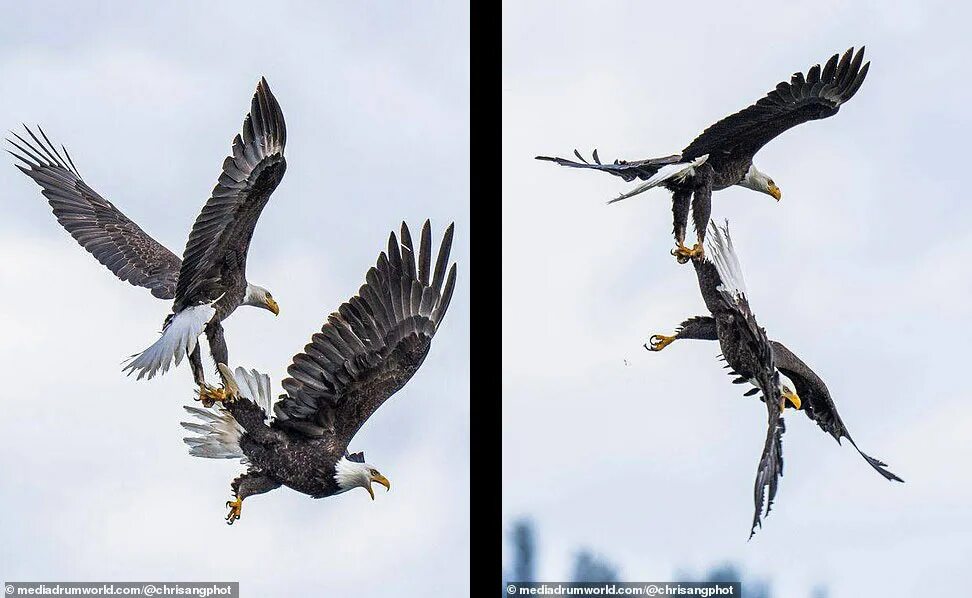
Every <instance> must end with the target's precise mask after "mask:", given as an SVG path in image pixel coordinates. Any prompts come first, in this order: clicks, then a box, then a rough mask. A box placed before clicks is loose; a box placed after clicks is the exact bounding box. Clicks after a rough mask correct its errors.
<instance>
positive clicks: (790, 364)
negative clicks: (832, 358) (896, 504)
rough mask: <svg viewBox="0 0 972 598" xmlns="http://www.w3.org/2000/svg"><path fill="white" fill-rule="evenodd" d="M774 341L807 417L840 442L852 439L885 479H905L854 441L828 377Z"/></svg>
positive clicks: (778, 359)
mask: <svg viewBox="0 0 972 598" xmlns="http://www.w3.org/2000/svg"><path fill="white" fill-rule="evenodd" d="M771 343H772V345H773V355H774V358H775V361H776V367H777V369H779V370H780V372H782V373H783V375H785V376H786V377H787V378H789V379H790V380H792V381H793V385H794V386H795V387H796V388H795V389H794V390H796V393H797V395H798V396H799V397H800V402H801V403H802V409H803V410H804V411H805V412H806V414H807V417H809V418H810V419H812V420H813V421H815V422H817V425H818V426H820V429H821V430H823V431H824V432H827V433H828V434H830V435H831V436H833V437H834V439H835V440H836V441H837V442H838V443H839V442H840V439H841V438H846V439H847V440H849V441H850V443H851V444H852V445H853V446H854V448H855V449H857V452H858V453H860V454H861V456H862V457H864V460H865V461H867V462H868V464H869V465H870V466H871V467H873V468H874V469H875V470H876V471H877V472H878V473H879V474H881V475H882V476H883V477H884V478H885V479H887V480H894V481H896V482H903V481H904V480H902V479H901V478H899V477H898V476H896V475H895V474H893V473H891V472H890V471H888V469H887V467H888V466H887V464H886V463H883V462H881V461H879V460H878V459H875V458H874V457H870V456H868V455H866V454H864V452H863V451H861V449H860V448H858V446H857V443H856V442H854V439H853V438H851V435H850V433H849V432H848V431H847V426H845V425H844V422H843V421H842V420H841V419H840V415H839V414H838V413H837V406H836V405H834V401H833V399H832V398H831V397H830V391H829V390H828V389H827V385H826V384H824V381H823V380H821V379H820V376H818V375H817V373H816V372H814V371H813V370H812V369H810V366H808V365H807V364H806V363H804V362H803V360H802V359H800V358H799V357H797V356H796V355H795V354H794V353H793V352H792V351H790V350H789V349H788V348H786V346H784V345H783V344H782V343H778V342H776V341H771Z"/></svg>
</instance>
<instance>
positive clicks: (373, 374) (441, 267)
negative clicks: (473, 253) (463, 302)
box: [275, 222, 456, 444]
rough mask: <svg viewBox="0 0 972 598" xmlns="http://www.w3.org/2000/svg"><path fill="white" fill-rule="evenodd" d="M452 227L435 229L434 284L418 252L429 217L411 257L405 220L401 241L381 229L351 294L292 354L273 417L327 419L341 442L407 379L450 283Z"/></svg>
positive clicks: (291, 421)
mask: <svg viewBox="0 0 972 598" xmlns="http://www.w3.org/2000/svg"><path fill="white" fill-rule="evenodd" d="M453 230H454V226H453V225H450V226H449V228H448V229H447V230H446V233H445V234H444V235H443V238H442V241H441V243H440V248H439V252H438V258H437V261H436V264H435V271H436V273H437V276H438V278H439V279H443V278H445V286H444V288H442V290H441V292H440V291H439V290H438V289H437V288H436V287H435V286H434V285H430V284H429V283H428V272H429V267H430V264H428V263H427V262H423V258H422V257H421V256H423V255H425V256H431V244H432V237H431V232H427V231H430V224H429V222H426V223H425V226H424V227H423V232H422V236H421V243H422V245H421V246H420V247H419V251H418V253H417V255H418V260H419V263H418V265H416V261H415V260H416V253H415V252H414V251H413V249H412V247H411V241H412V237H411V234H410V233H409V231H408V228H407V227H406V226H405V224H404V223H403V224H402V230H401V243H399V240H398V237H396V235H395V234H394V233H392V234H391V235H390V236H389V240H388V245H387V249H386V251H385V252H382V253H380V254H379V256H378V259H377V263H376V265H375V266H374V267H372V268H370V269H369V270H368V273H367V275H366V277H365V279H366V281H367V282H366V284H365V285H364V286H362V287H361V288H360V289H359V291H358V295H357V296H355V297H352V298H351V299H350V300H348V301H347V302H346V303H344V304H343V305H341V306H340V307H339V308H338V310H337V311H336V312H335V313H333V314H331V315H330V316H329V317H328V319H327V321H326V322H325V324H324V326H323V327H322V328H321V331H320V332H318V333H315V334H314V335H313V336H312V337H311V342H310V343H309V344H308V345H307V346H306V347H304V350H303V351H302V352H301V353H298V354H297V355H295V356H294V359H293V362H292V363H291V365H290V367H289V368H288V369H287V373H288V374H289V376H290V377H289V378H287V379H285V380H284V381H283V387H284V390H285V391H286V392H287V396H286V397H284V398H283V399H282V400H281V401H280V402H279V403H278V404H277V408H276V411H277V419H276V420H275V425H281V426H290V427H291V428H292V429H294V430H299V431H304V432H305V433H306V432H312V433H313V435H320V434H321V433H322V432H319V430H320V429H321V425H322V424H321V422H328V425H330V426H333V427H334V430H332V431H330V433H333V434H336V435H337V436H338V439H339V441H340V442H344V443H345V444H346V443H347V442H350V440H351V437H352V436H354V434H355V432H357V430H358V429H359V428H360V427H361V425H362V424H363V423H364V422H365V421H366V420H367V419H368V417H370V416H371V414H372V413H374V411H375V410H376V409H378V408H379V407H380V406H381V405H382V404H383V403H384V402H385V400H387V399H388V398H389V397H390V396H392V395H393V394H394V393H395V392H397V391H398V390H399V389H400V388H401V387H402V386H404V385H405V384H406V383H407V382H408V380H409V379H410V378H411V377H412V375H414V373H415V372H416V371H417V370H418V368H419V366H421V364H422V361H423V360H424V359H425V356H426V354H427V353H428V351H429V347H430V345H431V341H432V337H433V336H434V335H435V332H436V330H437V328H438V325H439V324H440V323H441V320H442V318H443V316H444V315H445V312H446V309H447V308H448V305H449V301H450V299H451V296H452V292H453V289H454V288H455V280H456V265H455V264H453V265H452V267H451V268H449V274H448V276H447V277H446V276H445V275H444V272H445V271H446V267H447V263H446V262H448V260H449V255H450V245H451V244H452V238H453ZM426 259H427V258H426ZM440 284H441V282H440Z"/></svg>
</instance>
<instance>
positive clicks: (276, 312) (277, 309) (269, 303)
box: [267, 297, 280, 316]
mask: <svg viewBox="0 0 972 598" xmlns="http://www.w3.org/2000/svg"><path fill="white" fill-rule="evenodd" d="M267 309H269V310H270V311H272V312H273V315H275V316H279V315H280V306H279V305H277V302H276V301H274V300H273V298H271V297H267Z"/></svg>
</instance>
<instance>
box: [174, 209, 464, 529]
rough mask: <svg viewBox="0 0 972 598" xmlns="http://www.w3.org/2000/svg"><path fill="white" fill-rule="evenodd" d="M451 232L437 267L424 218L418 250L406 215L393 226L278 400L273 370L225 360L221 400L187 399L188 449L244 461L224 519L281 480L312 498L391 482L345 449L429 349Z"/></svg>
mask: <svg viewBox="0 0 972 598" xmlns="http://www.w3.org/2000/svg"><path fill="white" fill-rule="evenodd" d="M453 230H454V227H453V225H450V226H449V227H448V228H447V229H446V231H445V234H444V235H443V238H442V241H441V242H440V244H439V250H438V254H437V257H436V260H435V264H434V267H433V265H432V231H431V225H430V223H429V222H428V221H426V222H425V225H424V226H423V227H422V233H421V238H420V242H419V245H418V251H417V252H416V250H415V245H414V243H413V242H412V237H411V234H410V232H409V229H408V227H407V226H406V225H405V223H402V227H401V238H400V240H399V238H398V237H396V236H395V233H394V232H393V233H391V235H390V237H389V239H388V248H387V251H383V252H382V253H381V254H380V255H379V256H378V262H377V264H376V265H375V266H374V267H372V268H371V269H370V270H369V271H368V273H367V275H366V276H365V280H366V282H365V284H364V285H363V286H362V287H361V288H360V289H359V290H358V294H357V295H355V296H354V297H352V298H351V299H349V300H348V301H347V302H346V303H344V304H343V305H341V306H340V307H339V308H338V310H337V311H336V312H334V313H332V314H331V315H330V316H329V317H328V319H327V322H325V323H324V326H323V328H321V331H320V332H318V333H316V334H314V335H313V336H312V337H311V342H310V343H309V344H307V346H305V347H304V350H303V351H301V352H300V353H298V354H297V355H295V356H294V358H293V361H292V363H291V365H290V367H289V368H287V373H288V374H289V375H290V377H289V378H287V379H285V380H284V381H283V389H284V394H283V395H281V396H280V397H279V398H278V399H277V401H276V402H274V401H273V398H272V396H271V390H270V378H269V377H268V376H267V375H265V374H261V373H259V372H257V371H255V370H250V371H247V370H245V369H243V368H237V369H236V371H235V373H234V372H232V371H230V369H229V368H228V367H227V366H226V365H225V364H222V363H221V364H219V366H218V367H219V368H220V370H221V371H222V372H223V377H224V379H226V380H227V389H228V392H227V396H226V397H225V399H224V400H222V401H217V402H216V403H214V404H213V405H211V406H209V407H206V408H200V407H197V406H186V410H187V411H188V412H189V413H190V414H192V415H193V416H194V417H195V418H196V420H197V421H195V422H184V423H183V424H182V425H183V427H185V428H186V429H188V430H189V431H190V432H193V433H194V435H193V436H190V437H187V438H186V439H185V442H186V444H188V445H189V447H190V449H189V452H190V453H191V454H192V455H195V456H197V457H207V458H214V459H219V458H224V459H233V458H238V459H242V460H243V462H244V463H245V464H246V465H247V471H246V472H245V473H243V474H242V475H240V476H239V477H237V478H236V479H235V480H234V481H233V483H232V485H231V487H232V491H233V500H231V501H230V502H228V503H227V507H228V508H229V514H228V515H227V517H226V520H227V522H229V523H233V522H234V521H236V520H237V519H238V518H239V517H240V514H241V509H242V505H243V500H244V499H245V498H247V497H248V496H252V495H254V494H261V493H264V492H269V491H271V490H274V489H276V488H279V487H280V486H287V487H288V488H291V489H293V490H296V491H298V492H302V493H304V494H308V495H310V496H312V497H314V498H323V497H327V496H333V495H335V494H340V493H342V492H347V491H348V490H352V489H354V488H357V487H361V488H364V489H365V490H367V491H368V494H370V495H371V498H372V499H374V497H375V495H374V491H373V490H372V483H377V484H381V485H383V486H385V488H386V489H389V488H390V487H391V483H390V482H389V481H388V479H387V478H386V477H385V476H384V475H382V474H381V473H379V471H378V469H377V468H376V467H375V466H373V465H371V464H369V463H367V462H365V460H364V453H362V452H356V453H352V452H350V451H349V448H348V447H349V445H350V443H351V441H352V439H353V438H354V436H355V434H356V433H357V432H358V430H359V429H360V428H361V426H362V425H364V423H365V422H366V421H367V420H368V419H369V418H370V417H371V416H372V414H374V413H375V411H376V410H377V409H378V408H379V407H381V406H382V405H383V404H384V402H385V401H386V400H388V399H389V398H390V397H391V396H392V395H393V394H395V393H396V392H398V390H400V389H401V388H402V387H403V386H404V385H405V384H406V383H407V382H408V381H409V380H410V379H411V378H412V376H413V375H414V374H415V372H416V371H417V370H418V369H419V367H420V366H421V365H422V362H423V361H424V360H425V357H426V355H428V352H429V348H430V347H431V343H432V338H433V337H434V336H435V334H436V331H437V330H438V329H439V325H440V324H441V323H442V318H443V317H444V316H445V313H446V310H447V309H448V307H449V302H450V300H451V299H452V293H453V289H454V288H455V282H456V265H455V264H454V263H453V264H452V266H451V267H450V268H448V272H447V266H448V264H449V254H450V251H451V247H452V237H453Z"/></svg>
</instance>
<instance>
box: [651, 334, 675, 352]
mask: <svg viewBox="0 0 972 598" xmlns="http://www.w3.org/2000/svg"><path fill="white" fill-rule="evenodd" d="M677 338H678V336H665V335H664V334H653V335H651V338H649V339H648V343H646V344H645V349H648V350H649V351H661V350H662V349H664V348H665V347H667V346H668V345H670V344H672V343H674V342H675V340H676V339H677Z"/></svg>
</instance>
